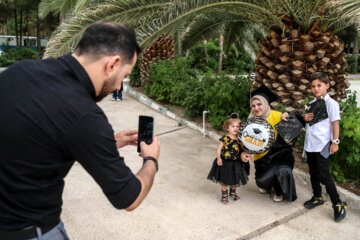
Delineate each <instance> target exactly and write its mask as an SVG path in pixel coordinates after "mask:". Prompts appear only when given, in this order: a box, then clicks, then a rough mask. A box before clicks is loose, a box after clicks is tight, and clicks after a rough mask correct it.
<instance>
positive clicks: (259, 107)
mask: <svg viewBox="0 0 360 240" xmlns="http://www.w3.org/2000/svg"><path fill="white" fill-rule="evenodd" d="M251 112H252V114H254V115H255V116H256V117H261V116H262V115H264V113H265V111H264V105H263V104H262V103H261V102H260V100H258V99H256V98H255V99H253V100H252V101H251Z"/></svg>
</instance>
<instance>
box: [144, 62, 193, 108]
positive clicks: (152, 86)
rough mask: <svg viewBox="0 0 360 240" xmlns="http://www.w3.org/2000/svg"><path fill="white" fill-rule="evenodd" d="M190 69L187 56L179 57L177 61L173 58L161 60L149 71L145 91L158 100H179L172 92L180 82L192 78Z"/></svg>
mask: <svg viewBox="0 0 360 240" xmlns="http://www.w3.org/2000/svg"><path fill="white" fill-rule="evenodd" d="M188 69H189V68H188V66H187V61H186V58H179V59H178V60H177V62H175V60H172V59H170V60H160V61H158V63H157V64H152V65H151V67H150V70H149V72H148V73H149V79H147V80H146V83H145V93H146V94H147V95H148V96H150V97H154V98H155V99H156V100H157V101H164V102H170V99H171V102H178V100H177V99H174V96H172V93H173V91H174V89H176V88H177V85H178V84H179V83H181V82H187V81H188V80H189V78H191V74H189V72H188ZM177 95H179V94H177ZM171 97H172V98H171ZM179 97H181V96H179Z"/></svg>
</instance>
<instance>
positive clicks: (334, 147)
mask: <svg viewBox="0 0 360 240" xmlns="http://www.w3.org/2000/svg"><path fill="white" fill-rule="evenodd" d="M331 125H332V129H333V139H339V132H340V125H339V120H337V121H334V122H332V123H331ZM338 150H339V145H338V144H335V143H332V144H331V146H330V154H334V153H336V152H337V151H338Z"/></svg>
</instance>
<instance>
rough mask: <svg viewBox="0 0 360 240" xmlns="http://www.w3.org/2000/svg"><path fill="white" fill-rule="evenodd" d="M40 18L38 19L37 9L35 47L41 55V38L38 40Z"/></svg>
mask: <svg viewBox="0 0 360 240" xmlns="http://www.w3.org/2000/svg"><path fill="white" fill-rule="evenodd" d="M40 31H41V30H40V18H39V9H38V10H37V14H36V46H37V52H38V53H39V54H40V53H41V38H40Z"/></svg>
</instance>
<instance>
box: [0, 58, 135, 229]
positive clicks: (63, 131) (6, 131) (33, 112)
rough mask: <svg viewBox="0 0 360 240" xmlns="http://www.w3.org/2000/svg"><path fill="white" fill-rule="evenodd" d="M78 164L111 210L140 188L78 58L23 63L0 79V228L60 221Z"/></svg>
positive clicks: (124, 203) (125, 203)
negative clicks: (68, 182) (67, 186)
mask: <svg viewBox="0 0 360 240" xmlns="http://www.w3.org/2000/svg"><path fill="white" fill-rule="evenodd" d="M75 160H77V161H78V162H79V163H80V164H81V165H82V166H83V167H84V168H85V169H86V171H87V172H88V173H89V174H90V175H91V176H92V177H93V178H94V179H95V181H96V182H97V183H98V184H99V185H100V187H101V188H102V190H103V192H104V193H105V195H106V196H107V198H108V199H109V201H110V202H111V203H112V204H113V205H114V207H116V208H119V209H122V208H126V207H128V206H130V205H131V204H132V203H133V202H134V201H135V199H136V198H137V196H138V195H139V193H140V190H141V183H140V181H139V180H138V179H137V178H136V176H135V175H134V174H133V173H132V172H131V171H130V169H129V168H128V167H127V166H126V165H125V163H124V159H123V158H122V157H120V156H119V153H118V151H117V149H116V142H115V139H114V132H113V129H112V127H111V125H110V124H109V122H108V120H107V118H106V116H105V114H104V112H103V111H102V110H101V109H100V108H99V107H98V106H97V104H96V103H95V89H94V86H93V84H92V82H91V80H90V78H89V76H88V75H87V73H86V71H85V69H84V68H83V67H82V66H81V65H80V64H79V62H78V61H77V60H76V59H75V58H74V57H72V56H71V55H65V56H62V57H60V58H58V59H47V60H26V61H22V62H19V63H16V64H14V65H13V66H11V67H9V68H8V69H7V70H5V71H4V72H3V73H1V74H0V229H2V230H15V229H20V228H24V227H26V226H29V225H34V224H35V225H39V226H44V225H50V224H54V223H56V222H58V221H59V219H60V213H61V205H62V192H63V188H64V177H65V176H66V174H67V173H68V172H69V170H70V168H71V166H72V165H73V163H74V161H75ZM73 194H76V192H74V193H73Z"/></svg>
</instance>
